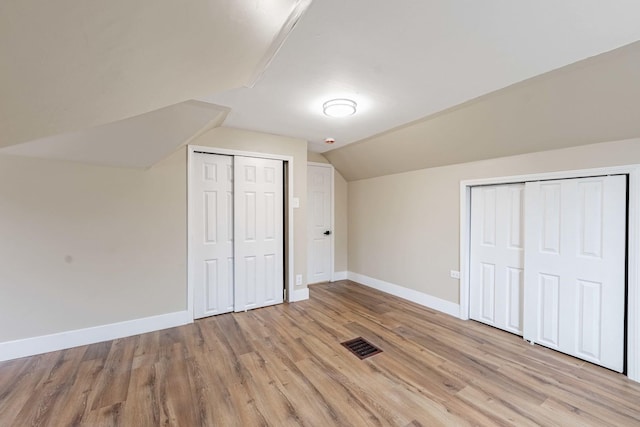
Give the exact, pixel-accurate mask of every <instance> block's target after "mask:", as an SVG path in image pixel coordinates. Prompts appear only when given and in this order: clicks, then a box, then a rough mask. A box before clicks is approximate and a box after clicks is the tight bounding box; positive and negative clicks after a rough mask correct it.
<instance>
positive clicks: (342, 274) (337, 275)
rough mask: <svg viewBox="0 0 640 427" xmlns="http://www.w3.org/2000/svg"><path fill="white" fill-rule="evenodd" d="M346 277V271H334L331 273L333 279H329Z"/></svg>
mask: <svg viewBox="0 0 640 427" xmlns="http://www.w3.org/2000/svg"><path fill="white" fill-rule="evenodd" d="M348 278H349V272H348V271H336V272H334V273H333V279H331V281H332V282H337V281H338V280H347V279H348Z"/></svg>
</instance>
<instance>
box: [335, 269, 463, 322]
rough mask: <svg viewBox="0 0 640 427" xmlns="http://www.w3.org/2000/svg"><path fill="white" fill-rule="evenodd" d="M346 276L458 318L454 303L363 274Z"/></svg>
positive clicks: (457, 307) (456, 306)
mask: <svg viewBox="0 0 640 427" xmlns="http://www.w3.org/2000/svg"><path fill="white" fill-rule="evenodd" d="M347 275H348V277H349V280H352V281H354V282H357V283H360V284H362V285H365V286H368V287H370V288H373V289H377V290H379V291H382V292H385V293H387V294H391V295H395V296H397V297H400V298H402V299H406V300H409V301H411V302H415V303H416V304H420V305H422V306H424V307H428V308H431V309H433V310H437V311H440V312H442V313H445V314H448V315H450V316H454V317H458V314H459V313H460V306H459V305H458V304H456V303H454V302H451V301H447V300H443V299H440V298H437V297H434V296H432V295H429V294H425V293H422V292H418V291H416V290H413V289H409V288H405V287H403V286H398V285H395V284H393V283H389V282H385V281H383V280H379V279H374V278H373V277H369V276H365V275H363V274H358V273H354V272H352V271H349V272H348V273H347Z"/></svg>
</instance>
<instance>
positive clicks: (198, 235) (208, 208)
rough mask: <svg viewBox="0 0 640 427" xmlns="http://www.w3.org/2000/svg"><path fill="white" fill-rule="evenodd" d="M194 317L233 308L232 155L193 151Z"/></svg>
mask: <svg viewBox="0 0 640 427" xmlns="http://www.w3.org/2000/svg"><path fill="white" fill-rule="evenodd" d="M193 159H194V166H193V168H192V177H191V182H192V192H193V194H192V196H193V209H194V210H195V212H196V215H195V221H194V224H193V226H194V229H193V235H192V239H193V250H194V253H193V258H192V259H193V263H194V265H193V273H194V283H195V286H194V317H195V318H201V317H205V316H212V315H214V314H221V313H227V312H230V311H233V158H232V157H230V156H220V155H215V154H204V153H194V156H193Z"/></svg>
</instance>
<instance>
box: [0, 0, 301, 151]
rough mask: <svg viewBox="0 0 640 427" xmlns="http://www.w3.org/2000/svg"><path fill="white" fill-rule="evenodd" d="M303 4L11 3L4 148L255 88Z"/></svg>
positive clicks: (7, 8) (195, 0) (0, 5)
mask: <svg viewBox="0 0 640 427" xmlns="http://www.w3.org/2000/svg"><path fill="white" fill-rule="evenodd" d="M302 3H305V4H306V3H307V2H301V1H296V0H254V1H237V0H189V1H175V0H137V1H129V0H109V1H98V0H57V1H39V0H3V1H2V2H0V70H1V71H0V146H10V145H14V144H17V143H21V142H25V141H30V140H34V139H37V138H42V137H45V136H50V135H57V134H62V133H65V132H69V131H76V130H80V129H86V128H89V127H92V126H97V125H101V124H105V123H109V122H113V121H116V120H121V119H124V118H128V117H132V116H136V115H140V114H143V113H147V112H150V111H153V110H157V109H159V108H164V107H166V106H170V105H174V104H178V103H181V102H183V101H186V100H189V99H193V98H196V97H199V96H202V95H203V94H208V93H213V92H216V91H220V90H224V89H229V88H233V87H239V86H242V85H247V84H251V83H252V81H253V80H254V79H255V77H256V74H257V73H259V72H260V71H261V68H260V67H263V66H264V65H265V64H266V63H267V61H268V60H269V59H270V55H272V54H273V53H274V52H275V50H274V48H277V45H278V41H282V39H280V40H278V37H279V36H282V35H283V34H282V29H283V26H284V25H285V23H286V22H287V20H288V19H289V17H290V16H292V15H295V11H296V8H299V7H300V4H302Z"/></svg>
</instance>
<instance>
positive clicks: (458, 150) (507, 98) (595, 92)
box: [324, 42, 640, 181]
mask: <svg viewBox="0 0 640 427" xmlns="http://www.w3.org/2000/svg"><path fill="white" fill-rule="evenodd" d="M639 77H640V42H638V43H634V44H631V45H629V46H625V47H623V48H620V49H617V50H614V51H612V52H609V53H606V54H603V55H600V56H597V57H595V58H591V59H587V60H584V61H581V62H579V63H576V64H573V65H570V66H568V67H565V68H562V69H560V70H557V71H552V72H550V73H548V74H545V75H542V76H539V77H536V78H533V79H530V80H528V81H525V82H522V83H519V84H516V85H513V86H511V87H509V88H506V89H503V90H501V91H498V92H494V93H492V94H489V95H487V96H484V97H481V98H479V99H476V100H474V101H471V102H468V103H466V104H463V105H461V106H457V107H455V108H452V109H450V110H447V111H444V112H441V113H439V114H435V115H433V116H430V117H427V118H425V119H421V120H418V121H416V122H414V123H411V124H408V125H405V126H402V127H399V128H397V129H394V130H391V131H388V132H386V133H383V134H381V135H377V136H375V137H372V138H369V139H365V140H363V141H360V142H357V143H355V144H351V145H348V146H346V147H343V148H340V149H337V150H332V151H329V152H327V153H324V155H325V157H326V158H327V159H328V160H329V161H330V162H331V163H332V164H334V166H335V167H336V168H337V169H338V170H339V171H340V172H341V174H342V175H343V176H344V177H345V178H346V179H347V180H349V181H353V180H358V179H365V178H371V177H376V176H383V175H389V174H393V173H400V172H406V171H410V170H417V169H424V168H428V167H434V166H443V165H450V164H456V163H463V162H469V161H475V160H482V159H489V158H495V157H502V156H509V155H515V154H523V153H531V152H536V151H544V150H551V149H556V148H564V147H572V146H576V145H584V144H591V143H597V142H604V141H615V140H621V139H628V138H634V137H640V119H639V118H640V102H639V100H640V78H639Z"/></svg>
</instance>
